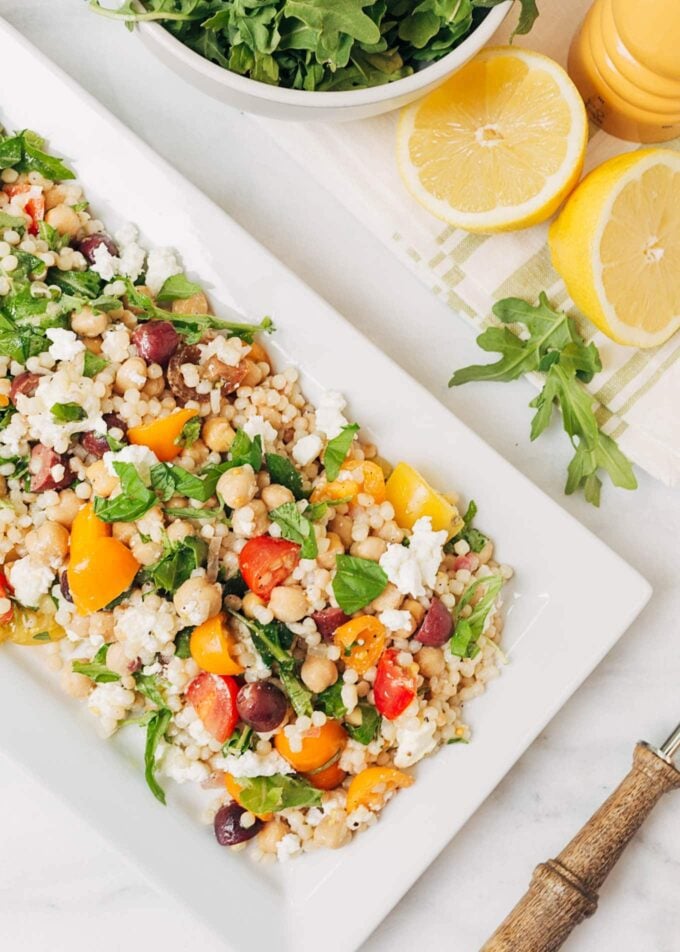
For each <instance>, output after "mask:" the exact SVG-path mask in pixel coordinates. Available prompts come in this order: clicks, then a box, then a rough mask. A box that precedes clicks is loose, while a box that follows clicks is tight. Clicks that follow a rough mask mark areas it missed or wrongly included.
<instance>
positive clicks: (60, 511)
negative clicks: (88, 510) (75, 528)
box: [45, 489, 83, 529]
mask: <svg viewBox="0 0 680 952" xmlns="http://www.w3.org/2000/svg"><path fill="white" fill-rule="evenodd" d="M82 504H83V503H82V500H81V499H78V497H77V496H76V494H75V493H74V492H73V490H72V489H64V490H62V492H61V493H60V495H59V502H58V503H57V504H56V505H54V506H49V507H48V508H47V509H46V510H45V515H46V516H47V518H48V519H50V520H51V521H52V522H59V523H60V524H61V525H62V526H66V528H67V529H70V528H71V524H72V523H73V520H74V519H75V517H76V516H77V514H78V510H79V509H80V507H81V506H82Z"/></svg>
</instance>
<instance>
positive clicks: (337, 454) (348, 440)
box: [323, 423, 359, 483]
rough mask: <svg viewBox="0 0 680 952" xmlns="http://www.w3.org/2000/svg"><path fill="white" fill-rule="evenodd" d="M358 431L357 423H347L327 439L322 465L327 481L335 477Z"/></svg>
mask: <svg viewBox="0 0 680 952" xmlns="http://www.w3.org/2000/svg"><path fill="white" fill-rule="evenodd" d="M358 432H359V424H358V423H349V424H348V425H347V426H343V428H342V430H340V432H339V433H338V435H337V436H334V437H333V439H332V440H329V441H328V445H327V446H326V451H325V453H324V454H323V465H324V468H325V470H326V479H327V480H328V482H329V483H330V482H332V481H333V480H334V479H337V477H338V473H339V472H340V470H341V469H342V464H343V463H344V462H345V460H346V459H347V454H348V452H349V448H350V446H351V445H352V442H353V440H354V437H355V436H356V434H357V433H358Z"/></svg>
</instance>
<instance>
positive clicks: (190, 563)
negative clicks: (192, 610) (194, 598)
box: [143, 536, 208, 595]
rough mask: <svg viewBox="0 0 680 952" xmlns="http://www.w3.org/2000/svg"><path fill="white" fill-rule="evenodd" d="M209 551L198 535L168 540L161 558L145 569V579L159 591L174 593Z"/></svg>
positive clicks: (167, 593)
mask: <svg viewBox="0 0 680 952" xmlns="http://www.w3.org/2000/svg"><path fill="white" fill-rule="evenodd" d="M207 553H208V546H207V544H206V543H205V542H204V541H203V539H199V538H197V537H196V536H189V537H188V538H186V539H182V540H181V541H179V542H166V543H165V546H164V552H163V555H162V556H161V558H160V559H159V560H158V561H157V562H154V563H153V565H148V566H147V567H146V568H145V569H144V571H143V578H144V580H145V581H149V582H151V583H152V585H153V586H154V588H155V589H156V591H157V592H161V593H162V594H165V595H174V593H175V592H176V591H177V589H178V588H179V587H180V585H182V584H183V583H184V582H186V581H187V579H189V578H191V573H192V572H193V571H194V570H195V569H197V568H199V567H200V566H201V564H202V563H203V561H204V560H205V557H206V555H207Z"/></svg>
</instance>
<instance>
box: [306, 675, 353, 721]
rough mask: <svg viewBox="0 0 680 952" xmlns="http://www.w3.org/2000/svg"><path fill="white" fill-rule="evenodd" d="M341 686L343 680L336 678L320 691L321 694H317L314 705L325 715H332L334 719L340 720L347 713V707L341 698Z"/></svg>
mask: <svg viewBox="0 0 680 952" xmlns="http://www.w3.org/2000/svg"><path fill="white" fill-rule="evenodd" d="M343 686H344V682H343V681H342V680H338V681H336V682H335V684H331V686H330V687H329V688H326V689H325V691H322V692H321V694H317V696H316V699H315V701H314V707H315V708H316V709H317V710H319V711H323V713H324V714H325V715H326V716H327V717H334V718H335V719H336V720H341V719H342V718H343V717H344V716H345V714H346V713H347V708H346V707H345V703H344V701H343V700H342V689H343Z"/></svg>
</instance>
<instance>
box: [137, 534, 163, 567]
mask: <svg viewBox="0 0 680 952" xmlns="http://www.w3.org/2000/svg"><path fill="white" fill-rule="evenodd" d="M132 554H133V555H134V557H135V558H136V559H137V561H138V562H139V564H140V565H153V563H154V562H158V560H159V559H160V557H161V556H162V555H163V546H162V545H161V543H160V542H142V541H141V538H140V541H139V542H133V543H132Z"/></svg>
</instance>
